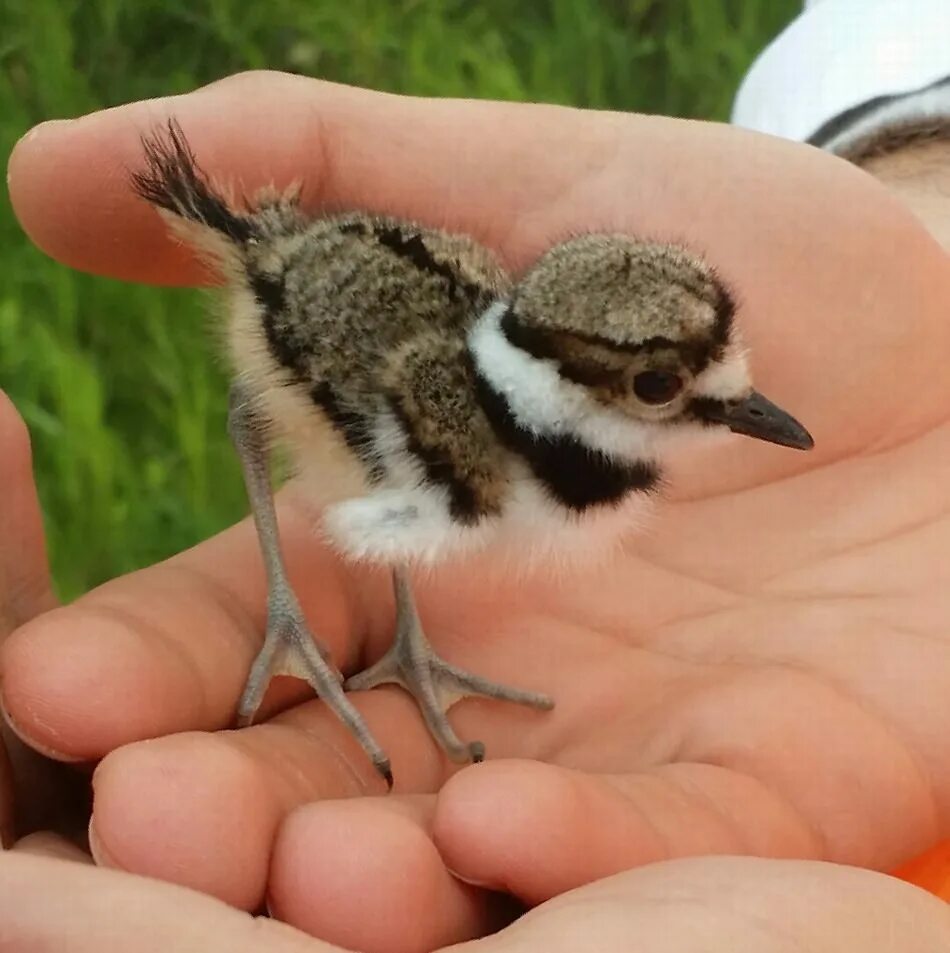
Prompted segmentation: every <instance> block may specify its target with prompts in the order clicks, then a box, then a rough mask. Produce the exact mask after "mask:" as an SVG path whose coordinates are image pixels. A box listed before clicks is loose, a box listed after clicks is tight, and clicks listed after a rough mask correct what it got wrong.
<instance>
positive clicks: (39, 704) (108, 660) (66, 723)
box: [0, 511, 359, 760]
mask: <svg viewBox="0 0 950 953" xmlns="http://www.w3.org/2000/svg"><path fill="white" fill-rule="evenodd" d="M285 512H286V511H285ZM302 522H303V521H302V520H297V519H295V518H294V516H293V515H290V514H288V515H287V518H282V530H283V534H282V536H283V543H284V546H285V549H286V552H287V557H288V562H289V564H290V566H291V571H292V574H294V572H293V570H294V568H295V567H300V568H303V567H305V568H306V577H305V582H306V585H299V586H297V587H296V588H297V592H298V593H299V594H300V597H301V601H302V603H303V605H304V609H305V611H306V612H307V613H308V616H309V617H310V618H312V619H314V624H315V627H316V628H317V630H318V631H319V633H320V636H321V637H322V638H323V639H324V640H325V641H326V642H327V643H328V645H329V647H330V649H331V651H332V653H333V655H334V658H335V659H336V660H337V663H338V664H340V665H343V666H345V665H348V664H351V662H352V659H353V657H354V656H355V654H356V653H357V652H358V650H359V646H358V645H357V644H355V643H354V642H351V641H349V640H348V637H349V635H350V633H351V632H352V631H353V629H354V622H353V618H352V612H353V606H352V605H351V604H350V602H349V601H348V599H347V593H348V589H347V587H346V586H345V585H344V584H343V582H342V579H341V575H340V570H339V567H338V566H337V564H336V563H335V562H334V561H333V560H332V559H330V558H329V555H328V554H327V553H326V551H325V550H322V549H321V548H320V547H318V546H317V545H316V542H315V540H314V539H313V538H312V536H311V535H310V534H309V532H307V530H306V527H304V526H302V525H301V523H302ZM295 581H296V580H295ZM266 601H267V597H266V588H265V580H264V573H263V567H262V564H261V559H260V554H259V551H258V544H257V541H256V538H255V536H254V531H253V527H252V526H251V525H250V524H249V523H243V524H241V525H240V526H237V527H234V528H233V529H231V530H228V531H227V532H225V533H223V534H221V535H219V536H217V537H215V538H214V539H212V540H209V541H208V542H206V543H203V544H201V545H200V546H198V547H196V548H195V549H194V550H191V551H189V552H187V553H184V554H182V555H181V556H179V557H176V558H175V559H172V560H169V561H168V562H166V563H162V564H160V565H159V566H155V567H152V568H151V569H148V570H145V571H142V572H139V573H134V574H132V575H131V576H127V577H124V578H122V579H119V580H115V581H113V582H110V583H107V584H106V585H104V586H102V587H100V588H98V589H96V590H95V591H94V592H92V593H90V594H88V595H87V596H85V597H83V598H82V599H80V600H78V601H77V602H75V603H73V604H72V605H70V606H66V607H63V608H61V609H57V610H54V611H52V612H49V613H47V614H45V615H43V616H41V617H38V618H36V619H34V620H33V621H32V622H30V623H28V624H27V625H25V626H23V627H22V628H20V629H19V630H18V631H17V632H16V633H15V634H14V635H13V636H12V637H11V638H10V639H9V640H8V642H7V644H6V645H5V646H4V647H3V649H2V656H0V661H2V668H3V672H4V678H3V685H2V691H3V694H2V698H3V703H4V706H5V709H6V712H7V715H8V718H9V720H10V722H11V724H12V725H13V727H14V728H15V729H16V731H17V732H18V734H19V735H20V736H21V737H22V738H24V739H26V740H28V741H29V743H30V744H31V745H33V746H35V747H37V748H39V749H41V750H43V751H46V752H47V753H49V754H50V755H51V756H55V757H58V758H62V759H64V760H94V759H98V758H100V757H102V755H104V754H105V753H106V752H108V751H110V750H112V749H114V748H117V747H119V746H121V745H123V744H126V743H128V742H130V741H137V740H140V739H142V738H150V737H155V736H158V735H163V734H170V733H173V732H176V731H184V730H189V729H211V728H220V727H225V726H227V725H230V724H231V722H232V720H233V717H234V709H235V705H236V699H237V697H238V694H239V692H240V689H241V686H242V685H243V683H244V680H245V678H246V676H247V672H248V669H249V667H250V664H251V661H252V659H253V656H254V654H255V652H256V651H257V648H258V646H259V644H260V641H261V638H262V635H263V630H264V619H265V612H266ZM67 635H68V638H67Z"/></svg>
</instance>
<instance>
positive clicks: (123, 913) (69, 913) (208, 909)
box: [0, 852, 343, 953]
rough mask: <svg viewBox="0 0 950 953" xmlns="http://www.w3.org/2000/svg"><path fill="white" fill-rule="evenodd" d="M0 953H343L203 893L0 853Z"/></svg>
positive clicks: (113, 873) (287, 927) (40, 858)
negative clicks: (119, 952) (109, 952)
mask: <svg viewBox="0 0 950 953" xmlns="http://www.w3.org/2000/svg"><path fill="white" fill-rule="evenodd" d="M0 923H2V924H3V930H2V932H0V951H10V953H14V951H17V950H54V949H55V950H62V951H63V953H101V951H102V950H124V951H126V953H166V951H168V950H201V951H202V953H261V951H262V950H266V951H267V953H343V951H342V950H341V948H340V947H337V946H331V945H330V944H328V943H323V942H321V941H320V940H314V939H311V938H310V937H307V936H305V935H304V934H303V933H300V932H298V931H297V930H295V929H293V928H292V927H289V926H286V925H285V924H282V923H280V922H278V921H277V920H265V919H255V918H254V917H252V916H250V915H248V914H246V913H241V912H240V911H238V910H235V909H233V908H232V907H228V906H226V905H225V904H224V903H222V902H221V901H219V900H213V899H211V898H210V897H207V896H205V895H204V894H200V893H196V892H194V891H192V890H187V889H185V888H184V887H176V886H173V885H171V884H166V883H161V882H160V881H157V880H148V879H146V878H144V877H136V876H133V875H132V874H126V873H119V872H117V871H113V870H105V869H103V868H101V867H91V866H87V865H84V864H77V863H73V862H71V861H66V860H54V859H51V858H49V857H34V856H30V855H29V854H26V853H17V852H8V853H0Z"/></svg>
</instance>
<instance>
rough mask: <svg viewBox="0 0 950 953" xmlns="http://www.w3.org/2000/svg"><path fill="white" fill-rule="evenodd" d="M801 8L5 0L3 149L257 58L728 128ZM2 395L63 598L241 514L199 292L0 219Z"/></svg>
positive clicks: (735, 3) (730, 2)
mask: <svg viewBox="0 0 950 953" xmlns="http://www.w3.org/2000/svg"><path fill="white" fill-rule="evenodd" d="M798 9H800V0H626V2H621V0H520V2H518V3H513V2H511V0H486V2H474V0H347V2H345V3H344V2H341V0H269V2H267V3H252V2H248V0H0V12H2V15H0V22H2V24H3V31H2V33H0V149H2V151H3V152H4V153H7V154H8V153H9V151H10V149H11V148H12V146H13V144H14V142H15V141H16V139H17V138H18V137H19V136H20V135H22V134H23V133H24V132H26V130H27V129H28V128H30V126H32V125H33V124H35V123H37V122H40V121H41V120H44V119H50V118H58V117H66V116H75V115H79V114H81V113H84V112H88V111H90V110H94V109H98V108H101V107H104V106H111V105H114V104H116V103H120V102H124V101H128V100H131V99H138V98H143V97H149V96H156V95H164V94H168V93H174V92H181V91H185V90H188V89H191V88H193V87H195V86H197V85H200V84H203V83H206V82H209V81H210V80H213V79H216V78H219V77H221V76H225V75H227V74H229V73H232V72H235V71H238V70H243V69H249V68H258V67H268V68H274V69H285V70H292V71H295V72H300V73H306V74H310V75H314V76H320V77H324V78H327V79H333V80H338V81H342V82H348V83H353V84H357V85H361V86H369V87H375V88H378V89H387V90H394V91H399V92H407V93H417V94H427V95H448V96H467V97H472V96H474V97H484V98H498V99H516V100H534V101H548V102H560V103H570V104H573V105H577V106H591V107H597V108H605V107H606V108H612V109H622V110H637V111H646V112H656V113H664V114H669V115H679V116H692V117H702V118H715V119H724V118H726V116H727V114H728V109H729V104H730V102H731V99H732V95H733V93H734V91H735V88H736V84H737V82H738V80H739V78H740V77H741V75H742V73H743V71H744V70H745V68H746V67H747V65H748V63H749V62H750V60H751V59H752V57H753V56H754V55H755V54H756V53H757V52H758V51H759V50H760V49H761V48H762V46H763V45H764V44H765V43H766V42H767V41H768V40H769V39H770V38H771V37H772V36H774V35H775V33H776V32H777V31H778V30H779V29H780V28H781V26H782V25H783V24H784V23H785V22H787V21H788V20H789V19H790V18H791V17H792V16H793V15H794V14H795V12H796V11H797V10H798ZM0 273H2V274H3V282H2V285H0V386H2V387H3V388H4V389H5V390H6V391H7V392H8V393H9V394H10V395H11V396H12V398H13V400H14V401H15V403H16V404H17V406H18V407H19V408H20V411H21V412H22V414H23V415H24V417H25V418H26V420H27V422H28V423H29V425H30V428H31V430H32V432H33V436H34V447H35V457H36V471H37V479H38V482H39V486H40V493H41V497H42V501H43V507H44V512H45V514H46V522H47V530H48V533H49V539H50V551H51V555H52V560H53V566H54V573H55V578H56V582H57V587H58V589H59V591H60V593H61V595H63V596H64V597H71V596H73V595H75V594H77V593H80V592H82V591H84V590H86V589H87V588H89V587H90V586H92V585H95V584H96V583H98V582H101V581H102V580H104V579H106V578H109V577H111V576H113V575H116V574H118V573H121V572H126V571H128V570H130V569H133V568H136V567H139V566H142V565H145V564H147V563H150V562H153V561H155V560H157V559H160V558H162V557H164V556H166V555H169V554H170V553H173V552H176V551H178V550H180V549H182V548H184V547H187V546H189V545H191V544H192V543H194V542H196V541H197V540H199V539H201V538H203V537H205V536H207V535H209V534H211V533H213V532H215V531H217V530H219V529H221V528H223V527H224V526H226V525H228V524H229V523H231V522H233V521H234V520H235V519H236V518H238V517H239V516H240V515H241V514H242V513H243V512H244V510H245V501H244V495H243V491H242V488H241V484H240V478H239V474H238V470H237V466H236V463H235V461H234V459H233V457H232V454H231V451H230V448H229V446H228V443H227V440H226V437H225V434H224V414H225V410H224V408H225V393H226V384H225V381H224V379H223V377H222V375H221V372H220V369H219V368H218V366H217V363H216V361H215V359H214V356H213V354H212V352H211V347H210V342H209V336H208V335H207V333H206V328H205V324H204V322H203V318H202V312H203V310H204V302H203V301H202V299H201V296H200V295H199V294H198V293H196V292H183V291H167V290H156V289H152V288H144V287H135V286H131V285H127V284H121V283H118V282H113V281H108V280H104V279H97V278H91V277H89V276H86V275H80V274H75V273H73V272H70V271H68V270H67V269H65V268H63V267H61V266H59V265H56V264H55V263H53V262H51V261H49V260H47V259H45V258H44V257H43V256H42V255H41V254H40V253H39V252H37V251H36V250H35V249H34V248H33V247H32V246H31V245H30V244H29V243H28V241H27V240H26V239H25V238H24V236H23V235H22V233H21V232H20V231H19V228H18V227H17V225H16V223H15V221H14V219H13V216H12V213H11V211H10V206H9V202H8V200H7V198H6V196H4V198H3V204H2V207H0Z"/></svg>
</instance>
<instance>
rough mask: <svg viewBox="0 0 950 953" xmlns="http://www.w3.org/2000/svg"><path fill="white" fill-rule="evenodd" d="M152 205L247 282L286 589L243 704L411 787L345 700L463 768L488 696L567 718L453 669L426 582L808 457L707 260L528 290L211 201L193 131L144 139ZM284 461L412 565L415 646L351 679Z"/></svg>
mask: <svg viewBox="0 0 950 953" xmlns="http://www.w3.org/2000/svg"><path fill="white" fill-rule="evenodd" d="M144 150H145V160H146V161H145V165H144V168H143V169H142V171H140V172H138V173H136V174H134V175H133V177H132V184H133V187H134V189H135V190H136V192H137V193H138V194H139V195H140V196H142V197H143V198H145V199H147V200H148V201H149V202H151V203H152V204H153V205H155V206H157V207H158V208H159V209H160V210H161V211H162V214H163V215H164V216H165V218H166V219H167V220H168V222H169V224H170V225H171V227H172V228H173V229H174V231H175V232H176V234H177V235H178V236H179V237H181V238H183V239H184V240H185V241H187V242H189V243H190V244H191V245H193V246H194V247H195V248H196V249H197V250H198V251H199V252H201V253H202V254H203V255H204V256H205V257H207V258H208V259H210V261H212V262H213V263H214V265H215V266H216V267H217V268H219V269H220V271H221V272H222V274H223V276H224V278H225V279H226V283H227V293H228V297H229V304H230V307H229V318H228V321H227V335H226V337H227V342H228V348H229V350H230V356H231V359H232V362H233V366H234V368H235V371H236V376H235V383H234V384H233V387H232V392H231V401H230V415H229V429H230V433H231V436H232V439H233V442H234V445H235V447H236V450H237V453H238V456H239V458H240V461H241V465H242V469H243V473H244V478H245V482H246V485H247V490H248V496H249V499H250V504H251V509H252V513H253V517H254V520H255V523H256V527H257V532H258V536H259V540H260V545H261V549H262V553H263V557H264V562H265V566H266V570H267V576H268V584H269V593H270V595H269V602H268V621H267V633H266V638H265V641H264V645H263V647H262V649H261V651H260V654H259V655H258V657H257V659H256V660H255V662H254V665H253V667H252V669H251V672H250V675H249V677H248V680H247V685H246V687H245V690H244V693H243V695H242V698H241V700H240V703H239V706H238V722H239V724H248V723H250V721H251V720H252V719H253V716H254V714H255V712H256V710H257V708H258V706H259V704H260V702H261V699H262V697H263V695H264V691H265V689H266V687H267V685H268V682H269V681H270V679H271V677H272V676H273V675H275V674H289V675H294V676H296V677H298V678H303V679H305V680H307V681H308V682H309V683H310V684H311V686H312V687H313V688H314V689H315V691H316V692H317V694H318V695H319V696H320V697H321V698H322V699H323V700H324V701H325V702H326V703H327V704H328V705H329V706H330V707H331V708H332V710H333V711H334V712H335V713H336V715H337V716H338V717H339V718H340V719H341V720H342V721H343V722H344V723H345V724H346V725H347V726H348V727H349V728H350V729H351V730H352V732H353V733H354V734H355V736H356V737H357V738H358V740H359V742H360V743H361V745H362V746H363V748H364V749H365V751H366V752H367V754H368V755H369V757H370V758H371V759H372V760H373V763H374V764H375V766H376V768H377V770H378V771H379V772H380V774H382V775H383V777H384V778H385V779H386V781H387V783H388V784H389V785H390V786H391V784H392V773H391V771H390V766H389V761H388V759H387V758H386V755H385V754H384V752H383V751H382V750H381V748H380V746H379V745H378V744H377V743H376V741H375V739H374V738H373V736H372V735H371V734H370V732H369V730H368V728H367V726H366V724H365V723H364V721H363V719H362V717H361V716H360V714H359V713H358V712H357V710H356V709H355V707H354V706H353V705H352V703H351V702H350V701H349V699H348V698H347V697H346V695H345V691H349V690H353V689H368V688H372V687H374V686H376V685H380V684H383V683H387V682H390V683H396V684H399V685H401V686H403V687H404V688H405V689H407V690H408V691H409V692H410V693H412V695H413V696H414V697H415V698H416V700H417V701H418V704H419V706H420V709H421V711H422V714H423V716H424V718H425V721H426V723H427V725H428V727H429V729H430V731H431V732H432V734H433V735H434V737H435V738H436V740H437V741H438V742H439V744H440V745H441V746H442V748H443V749H444V750H445V752H446V753H447V754H448V756H449V757H450V758H452V759H453V760H454V761H456V762H460V763H464V762H466V761H479V760H481V758H482V757H483V755H484V748H483V746H482V745H481V744H480V743H479V742H471V743H469V744H465V743H463V742H462V741H461V740H460V739H459V738H458V737H457V736H456V734H455V732H454V731H453V729H452V727H451V725H450V724H449V722H448V719H447V717H446V712H447V710H448V708H449V707H450V706H451V704H453V703H454V701H456V700H458V699H459V698H461V697H464V696H467V695H481V696H485V697H489V698H494V699H501V700H506V701H511V702H517V703H521V704H525V705H530V706H533V707H535V708H541V709H546V708H550V707H551V706H552V704H553V702H552V701H551V699H549V698H548V697H547V696H545V695H541V694H537V693H534V692H529V691H522V690H519V689H515V688H509V687H506V686H504V685H499V684H495V683H493V682H490V681H488V680H487V679H484V678H481V677H480V676H478V675H473V674H470V673H469V672H466V671H463V670H462V669H459V668H457V667H455V666H453V665H451V664H449V663H448V662H446V661H443V660H442V659H441V658H439V656H438V655H436V654H435V653H434V652H433V650H432V648H431V647H430V645H429V642H428V640H427V637H426V635H425V632H424V630H423V627H422V624H421V622H420V619H419V616H418V614H417V612H416V608H415V605H414V601H413V595H412V585H411V580H410V569H411V568H413V567H417V566H419V565H420V564H430V563H434V562H439V561H444V560H448V559H452V558H455V557H464V556H465V555H468V554H474V553H476V552H479V551H486V550H488V551H494V547H502V546H505V547H508V548H509V549H511V550H512V551H513V552H514V553H519V552H524V553H525V554H528V553H531V554H532V555H533V557H535V558H537V557H538V556H539V555H540V556H542V557H543V555H544V554H545V553H549V554H551V555H555V556H556V555H557V554H558V553H561V552H565V551H568V552H573V551H596V550H598V549H600V548H602V547H604V546H605V545H606V544H607V543H608V542H609V541H610V539H612V538H616V537H617V536H618V535H621V534H623V533H624V532H625V531H626V530H628V529H629V527H630V525H631V522H632V520H633V519H634V518H635V517H636V515H637V514H638V513H642V511H643V507H644V505H645V504H646V503H647V502H648V501H649V499H650V496H651V494H652V493H653V491H654V490H655V489H656V488H657V486H658V482H659V479H660V468H659V463H658V460H659V457H660V455H661V454H662V448H663V444H664V443H665V442H668V441H669V439H670V438H675V437H678V436H680V435H683V434H689V433H690V432H691V431H697V430H699V429H706V428H710V427H718V428H722V429H723V430H725V429H726V428H728V429H729V430H732V431H733V432H735V433H740V434H746V435H748V436H751V437H756V438H759V439H761V440H768V441H771V442H773V443H778V444H782V445H784V446H787V447H795V448H799V449H809V448H810V447H811V446H812V439H811V437H810V436H809V434H808V433H807V431H806V430H805V429H804V428H803V427H802V426H801V424H799V423H798V422H797V421H796V420H794V419H793V418H792V417H791V416H789V415H788V414H787V413H785V412H784V411H783V410H781V409H779V408H778V407H776V406H775V405H774V404H772V403H770V402H769V401H768V400H766V399H765V398H764V397H763V396H762V395H761V394H759V393H758V392H757V391H755V390H753V388H752V383H751V380H750V376H749V370H748V365H747V363H746V358H745V354H744V351H743V349H742V347H741V345H740V342H739V339H738V334H737V330H736V328H735V325H734V321H733V314H734V310H735V309H734V305H733V301H732V298H731V297H730V295H729V292H728V291H727V289H726V288H725V287H724V285H723V284H722V283H721V282H720V280H719V279H718V278H717V276H716V275H715V273H714V272H713V270H712V269H711V268H710V267H709V266H708V265H707V264H705V263H704V262H703V261H702V260H700V259H699V258H697V257H696V256H695V255H693V254H690V253H689V252H687V251H686V250H684V249H682V248H678V247H674V246H671V245H663V244H654V243H645V242H640V241H636V240H634V239H632V238H630V237H627V236H625V235H614V234H589V235H582V236H579V237H574V238H571V239H569V240H567V241H564V242H561V243H560V244H557V245H555V246H554V247H553V248H551V249H550V250H549V251H548V252H547V253H545V254H543V255H542V256H541V257H540V259H539V260H538V261H537V262H536V263H535V264H534V265H533V266H532V267H531V268H529V269H528V270H527V272H526V273H525V274H524V275H523V276H522V277H521V278H520V279H518V280H513V279H512V277H511V276H510V275H509V274H507V273H506V271H505V270H504V269H503V268H502V267H501V265H500V264H499V262H498V261H497V259H496V258H495V257H494V255H493V254H492V253H491V252H490V251H488V250H487V249H486V248H484V247H482V246H480V245H479V244H477V243H476V242H475V241H473V240H472V239H471V238H468V237H466V236H464V235H453V234H448V233H446V232H443V231H439V230H436V229H431V228H425V227H423V226H421V225H417V224H412V223H410V222H405V221H397V220H395V219H391V218H387V217H382V216H375V215H369V214H364V213H362V212H353V213H349V214H341V215H334V216H331V217H322V218H310V217H307V216H305V215H304V214H303V212H302V211H301V209H300V207H299V203H298V200H297V194H296V193H295V192H293V191H291V192H289V193H286V194H283V195H278V194H276V193H273V192H264V193H262V194H261V195H259V196H258V197H257V199H256V200H255V201H254V203H253V205H252V207H251V208H250V209H249V210H245V209H243V208H240V207H239V206H237V205H236V204H234V203H233V202H231V201H230V200H229V198H228V197H227V195H226V194H225V193H224V192H223V191H222V190H220V189H218V188H216V186H215V185H214V184H213V183H211V182H210V181H209V179H208V178H207V177H206V176H205V175H204V173H203V172H202V171H201V170H200V168H199V166H198V165H197V163H196V160H195V156H194V154H193V152H192V150H191V148H190V147H189V145H188V143H187V141H186V138H185V136H184V134H183V132H182V130H181V128H180V127H179V125H178V124H177V123H176V122H175V121H171V122H170V123H169V124H168V128H167V129H165V130H162V131H161V132H160V133H157V134H155V135H153V136H152V137H150V138H148V139H146V140H145V142H144ZM275 443H279V444H282V445H285V446H286V447H288V448H289V449H290V451H291V455H292V457H293V459H294V462H295V466H296V471H297V479H298V480H299V481H300V483H301V485H302V486H303V487H304V488H305V490H306V492H307V495H308V498H310V499H312V500H313V501H314V502H315V503H316V504H318V505H319V506H320V510H321V513H322V516H321V522H320V525H321V528H322V531H323V533H324V534H325V536H326V538H327V539H328V541H329V542H330V543H331V544H332V545H333V546H335V547H336V549H337V550H339V551H340V552H341V553H342V554H343V556H344V557H347V558H350V559H354V560H369V561H374V562H378V563H382V564H385V565H387V566H389V567H391V568H392V574H393V585H394V593H395V599H396V607H397V619H396V633H395V640H394V643H393V646H392V648H391V649H390V650H389V652H388V653H387V654H386V655H385V656H383V658H382V659H380V660H379V661H378V662H376V664H374V665H373V666H371V667H370V668H368V669H367V670H366V671H364V672H361V673H360V674H357V675H354V676H353V677H351V678H349V679H348V680H346V682H345V684H344V682H343V680H342V676H341V675H340V673H339V672H338V671H337V669H336V668H335V667H334V665H333V663H332V661H331V659H330V658H329V655H328V653H327V651H326V649H325V648H324V647H323V645H322V644H321V642H320V641H319V640H318V639H315V638H314V636H313V634H312V633H311V631H310V630H309V628H308V627H307V624H306V622H305V620H304V618H303V614H302V612H301V609H300V605H299V603H298V601H297V598H296V597H295V595H294V593H293V591H292V589H291V586H290V584H289V582H288V578H287V573H286V569H285V566H284V562H283V559H282V556H281V549H280V542H279V537H278V528H277V520H276V516H275V511H274V504H273V499H272V491H271V486H270V481H269V478H268V455H269V452H270V449H271V447H272V446H273V445H274V444H275Z"/></svg>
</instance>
